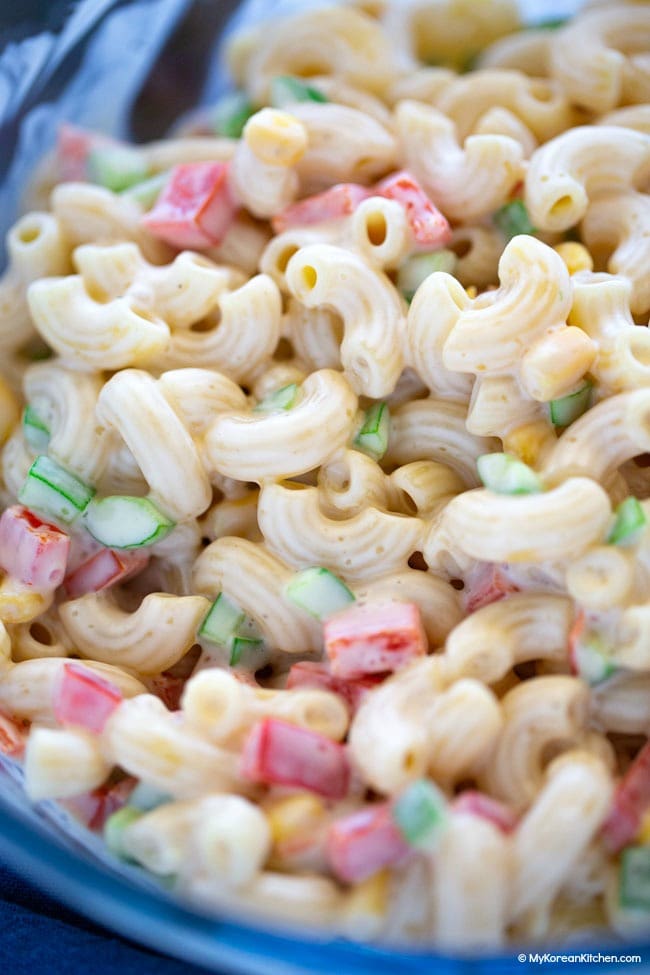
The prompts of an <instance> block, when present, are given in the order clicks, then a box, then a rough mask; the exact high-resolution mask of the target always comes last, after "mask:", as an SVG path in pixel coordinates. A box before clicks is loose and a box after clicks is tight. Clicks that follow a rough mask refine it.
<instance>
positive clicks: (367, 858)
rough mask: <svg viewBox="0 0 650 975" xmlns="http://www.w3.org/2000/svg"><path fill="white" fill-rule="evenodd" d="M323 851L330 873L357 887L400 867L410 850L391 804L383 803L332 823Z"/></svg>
mask: <svg viewBox="0 0 650 975" xmlns="http://www.w3.org/2000/svg"><path fill="white" fill-rule="evenodd" d="M326 851H327V859H328V862H329V866H330V869H331V871H332V873H333V874H334V875H335V876H336V877H338V879H339V880H343V881H345V882H346V883H350V884H357V883H361V881H363V880H367V878H368V877H372V875H373V874H375V873H377V871H378V870H382V869H383V868H384V867H390V866H393V865H394V864H396V863H399V862H400V861H401V860H403V859H404V858H405V857H406V856H407V855H408V853H409V851H410V847H409V845H408V843H407V842H406V840H404V839H403V837H402V835H401V833H400V831H399V830H398V828H397V826H396V825H395V823H394V821H393V818H392V816H391V812H390V803H388V802H382V803H379V804H377V805H375V806H368V807H367V808H366V809H361V810H359V811H358V812H354V813H352V814H351V815H349V816H345V817H344V818H343V819H339V820H337V821H336V822H335V823H333V824H332V825H331V826H330V828H329V831H328V834H327V843H326Z"/></svg>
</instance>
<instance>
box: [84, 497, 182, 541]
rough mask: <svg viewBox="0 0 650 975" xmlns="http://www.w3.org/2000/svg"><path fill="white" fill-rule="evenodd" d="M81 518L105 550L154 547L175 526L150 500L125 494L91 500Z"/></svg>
mask: <svg viewBox="0 0 650 975" xmlns="http://www.w3.org/2000/svg"><path fill="white" fill-rule="evenodd" d="M84 517H85V522H86V528H87V529H88V531H89V532H90V534H91V535H92V536H93V538H95V539H96V540H97V541H98V542H101V543H102V545H106V546H107V548H142V547H143V546H144V545H153V543H154V542H158V541H160V539H161V538H165V536H167V535H169V533H170V531H171V530H172V528H174V525H175V523H174V522H173V521H171V520H170V519H169V518H168V517H167V516H166V515H164V514H163V513H162V511H160V509H159V508H157V507H156V505H155V504H154V503H153V501H150V500H149V498H137V497H131V496H129V495H124V494H116V495H110V496H109V497H107V498H99V499H98V500H97V501H93V502H92V503H91V504H89V505H88V510H87V511H86V514H85V516H84Z"/></svg>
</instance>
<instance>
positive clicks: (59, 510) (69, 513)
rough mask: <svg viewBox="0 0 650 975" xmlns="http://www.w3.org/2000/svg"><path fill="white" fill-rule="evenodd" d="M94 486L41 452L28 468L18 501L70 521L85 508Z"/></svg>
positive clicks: (54, 516) (92, 493) (64, 520)
mask: <svg viewBox="0 0 650 975" xmlns="http://www.w3.org/2000/svg"><path fill="white" fill-rule="evenodd" d="M94 493H95V489H94V488H92V487H90V486H89V485H88V484H84V482H83V481H80V480H79V478H78V477H75V475H74V474H71V473H70V472H69V471H67V470H66V469H65V468H64V467H61V465H60V464H57V462H56V461H55V460H52V459H51V458H50V457H47V456H46V455H45V454H41V455H40V456H39V457H37V458H36V460H35V461H34V463H33V464H32V466H31V467H30V469H29V473H28V475H27V479H26V481H25V483H24V484H23V486H22V488H21V489H20V493H19V495H18V500H19V501H20V502H21V504H24V505H25V507H26V508H31V509H32V510H33V511H37V512H38V513H39V514H44V515H49V517H51V518H55V519H57V520H58V521H62V522H64V523H65V524H67V525H69V524H71V523H72V522H73V521H74V520H75V518H77V517H78V516H79V515H80V514H81V513H82V512H83V511H85V509H86V508H87V507H88V504H89V503H90V501H91V499H92V497H93V495H94Z"/></svg>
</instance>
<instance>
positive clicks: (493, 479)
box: [476, 454, 544, 494]
mask: <svg viewBox="0 0 650 975" xmlns="http://www.w3.org/2000/svg"><path fill="white" fill-rule="evenodd" d="M476 466H477V468H478V473H479V476H480V478H481V480H482V481H483V484H484V485H485V487H486V488H488V490H490V491H494V492H495V493H496V494H537V493H538V492H540V491H543V490H544V488H543V485H542V482H541V480H540V479H539V477H538V475H537V474H536V473H535V471H533V470H531V468H530V467H529V466H528V464H524V462H523V461H521V460H518V459H517V457H513V455H512V454H483V456H482V457H479V458H478V460H477V461H476Z"/></svg>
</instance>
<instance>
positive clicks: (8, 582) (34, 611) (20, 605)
mask: <svg viewBox="0 0 650 975" xmlns="http://www.w3.org/2000/svg"><path fill="white" fill-rule="evenodd" d="M53 599H54V593H52V592H45V593H43V592H40V591H39V590H36V589H32V588H31V587H30V586H24V585H22V584H21V583H20V582H16V580H15V579H12V578H11V577H10V576H5V577H4V579H3V580H2V582H0V620H1V621H2V622H3V623H29V622H30V621H31V620H33V619H36V617H37V616H40V615H41V613H44V612H45V610H46V609H48V608H49V606H50V605H51V603H52V600H53Z"/></svg>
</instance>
